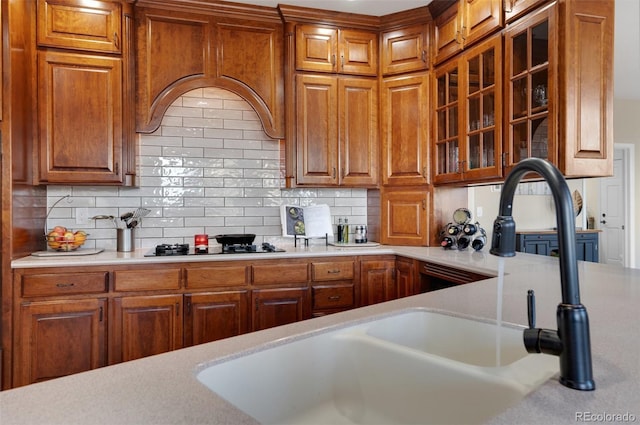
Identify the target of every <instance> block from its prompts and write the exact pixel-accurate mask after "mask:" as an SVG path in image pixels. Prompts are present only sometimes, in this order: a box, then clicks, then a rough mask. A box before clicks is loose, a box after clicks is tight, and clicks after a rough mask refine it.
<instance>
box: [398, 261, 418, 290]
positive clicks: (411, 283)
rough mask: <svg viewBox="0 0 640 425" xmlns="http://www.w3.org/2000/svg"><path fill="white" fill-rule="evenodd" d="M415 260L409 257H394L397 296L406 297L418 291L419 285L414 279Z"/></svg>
mask: <svg viewBox="0 0 640 425" xmlns="http://www.w3.org/2000/svg"><path fill="white" fill-rule="evenodd" d="M415 263H416V260H413V259H411V258H402V257H398V258H396V282H397V284H398V298H402V297H408V296H411V295H415V294H418V293H420V285H419V282H418V281H417V280H416V265H415Z"/></svg>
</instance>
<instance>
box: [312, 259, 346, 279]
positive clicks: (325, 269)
mask: <svg viewBox="0 0 640 425" xmlns="http://www.w3.org/2000/svg"><path fill="white" fill-rule="evenodd" d="M311 278H312V279H313V280H314V281H315V282H321V281H327V280H349V279H353V261H331V262H326V263H311Z"/></svg>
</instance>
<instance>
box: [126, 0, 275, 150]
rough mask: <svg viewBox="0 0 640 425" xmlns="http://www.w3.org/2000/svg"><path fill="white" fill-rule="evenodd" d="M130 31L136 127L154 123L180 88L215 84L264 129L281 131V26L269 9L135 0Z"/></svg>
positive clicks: (272, 133) (144, 128)
mask: <svg viewBox="0 0 640 425" xmlns="http://www.w3.org/2000/svg"><path fill="white" fill-rule="evenodd" d="M223 3H224V2H223ZM149 5H153V7H150V6H149ZM136 35H137V39H136V42H137V48H136V83H137V84H136V93H137V105H136V107H137V111H136V129H137V131H138V132H141V133H150V132H153V131H155V130H156V129H157V128H158V126H159V125H160V122H161V121H162V118H163V116H164V113H165V112H166V110H167V108H168V107H169V106H170V105H171V104H172V103H173V102H174V101H175V100H176V99H177V98H178V97H179V96H181V95H182V94H184V93H186V92H187V91H189V90H193V89H196V88H201V87H212V86H215V87H222V88H225V89H228V90H230V91H232V92H234V93H236V94H238V95H239V96H241V97H242V98H244V99H245V100H246V101H247V102H249V104H250V105H251V106H252V107H253V108H254V109H255V111H256V113H257V114H258V117H259V118H260V121H261V122H262V126H263V129H264V131H265V133H266V134H267V135H269V136H270V137H273V138H277V139H280V138H283V137H284V96H283V91H284V62H283V55H284V53H283V42H284V41H283V40H284V34H283V26H282V21H281V20H280V17H279V15H278V14H277V11H276V10H273V11H271V10H266V9H264V8H262V9H256V8H255V7H252V6H246V8H244V9H243V8H238V7H235V6H230V5H227V4H217V3H216V4H215V5H214V4H211V3H205V2H198V4H193V5H192V7H191V6H190V7H189V11H188V12H183V11H176V10H174V9H173V6H172V5H171V4H166V2H163V1H160V0H158V1H150V2H145V7H136Z"/></svg>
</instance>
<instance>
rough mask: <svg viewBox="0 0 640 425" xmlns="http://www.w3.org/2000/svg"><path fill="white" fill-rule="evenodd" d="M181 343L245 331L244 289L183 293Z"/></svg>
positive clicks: (190, 342)
mask: <svg viewBox="0 0 640 425" xmlns="http://www.w3.org/2000/svg"><path fill="white" fill-rule="evenodd" d="M185 302H186V313H185V319H184V323H185V326H184V339H185V346H190V345H196V344H204V343H205V342H211V341H217V340H219V339H223V338H229V337H232V336H236V335H240V334H243V333H246V332H247V331H248V330H249V327H248V318H249V298H248V291H228V292H215V293H203V294H190V295H185Z"/></svg>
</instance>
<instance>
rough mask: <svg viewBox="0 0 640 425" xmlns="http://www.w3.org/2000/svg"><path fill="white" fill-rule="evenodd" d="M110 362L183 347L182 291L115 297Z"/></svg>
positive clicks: (124, 360)
mask: <svg viewBox="0 0 640 425" xmlns="http://www.w3.org/2000/svg"><path fill="white" fill-rule="evenodd" d="M112 313H113V316H112V317H113V322H112V326H113V328H112V329H113V333H112V337H111V340H110V341H109V363H111V364H113V363H119V362H126V361H128V360H135V359H139V358H141V357H146V356H152V355H154V354H160V353H165V352H167V351H171V350H176V349H178V348H181V347H182V295H181V294H180V295H144V296H132V297H119V298H114V299H113V309H112Z"/></svg>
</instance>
